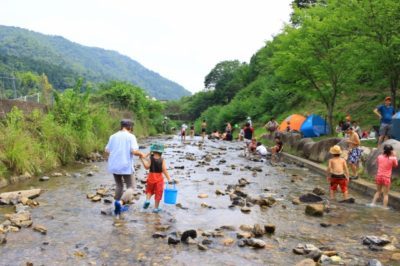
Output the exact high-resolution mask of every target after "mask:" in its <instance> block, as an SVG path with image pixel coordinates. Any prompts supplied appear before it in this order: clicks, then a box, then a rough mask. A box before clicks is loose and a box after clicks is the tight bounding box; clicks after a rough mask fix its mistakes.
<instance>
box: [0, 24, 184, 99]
mask: <svg viewBox="0 0 400 266" xmlns="http://www.w3.org/2000/svg"><path fill="white" fill-rule="evenodd" d="M10 71H34V72H37V73H39V74H41V73H45V74H46V75H47V76H48V77H49V80H50V82H51V83H52V84H53V85H54V86H55V87H56V88H58V89H61V90H63V89H65V88H67V87H70V86H71V85H72V84H73V82H74V80H75V78H76V77H77V76H82V77H84V78H85V79H86V80H88V81H93V82H103V81H108V80H115V79H117V80H124V81H129V82H132V83H133V84H136V85H137V86H139V87H141V88H143V89H145V90H146V91H147V92H148V93H149V94H150V95H151V96H154V97H156V98H157V99H178V98H180V97H182V96H186V95H190V92H189V91H187V90H185V88H183V87H182V86H180V85H179V84H177V83H175V82H173V81H170V80H168V79H166V78H164V77H162V76H160V75H159V74H158V73H156V72H153V71H151V70H149V69H147V68H145V67H144V66H142V65H141V64H139V63H138V62H136V61H135V60H132V59H131V58H129V57H127V56H124V55H121V54H119V53H117V52H115V51H110V50H104V49H101V48H94V47H87V46H83V45H80V44H77V43H73V42H71V41H69V40H67V39H65V38H63V37H60V36H49V35H44V34H41V33H37V32H33V31H29V30H26V29H21V28H17V27H8V26H1V25H0V72H10Z"/></svg>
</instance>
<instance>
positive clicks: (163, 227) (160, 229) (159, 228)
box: [156, 224, 171, 232]
mask: <svg viewBox="0 0 400 266" xmlns="http://www.w3.org/2000/svg"><path fill="white" fill-rule="evenodd" d="M170 228H171V226H170V225H168V224H166V225H157V226H156V230H157V231H162V232H165V231H167V230H168V229H170Z"/></svg>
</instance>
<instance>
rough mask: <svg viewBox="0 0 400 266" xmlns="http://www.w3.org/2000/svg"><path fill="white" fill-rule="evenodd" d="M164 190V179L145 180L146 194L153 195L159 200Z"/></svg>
mask: <svg viewBox="0 0 400 266" xmlns="http://www.w3.org/2000/svg"><path fill="white" fill-rule="evenodd" d="M163 192H164V180H161V181H158V182H149V181H147V185H146V194H150V195H155V197H154V198H155V200H156V201H160V200H161V199H162V196H163Z"/></svg>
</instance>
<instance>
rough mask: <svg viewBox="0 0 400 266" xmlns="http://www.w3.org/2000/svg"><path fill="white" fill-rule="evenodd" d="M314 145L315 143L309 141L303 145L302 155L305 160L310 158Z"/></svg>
mask: <svg viewBox="0 0 400 266" xmlns="http://www.w3.org/2000/svg"><path fill="white" fill-rule="evenodd" d="M314 145H316V143H315V142H314V141H310V142H307V143H305V144H304V146H303V155H304V157H305V158H307V159H308V158H310V155H311V150H312V148H313V147H314Z"/></svg>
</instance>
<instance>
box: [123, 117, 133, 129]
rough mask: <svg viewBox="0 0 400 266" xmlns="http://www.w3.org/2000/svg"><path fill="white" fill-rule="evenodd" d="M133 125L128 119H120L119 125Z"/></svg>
mask: <svg viewBox="0 0 400 266" xmlns="http://www.w3.org/2000/svg"><path fill="white" fill-rule="evenodd" d="M132 126H133V122H132V120H130V119H122V120H121V127H126V128H131V127H132Z"/></svg>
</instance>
